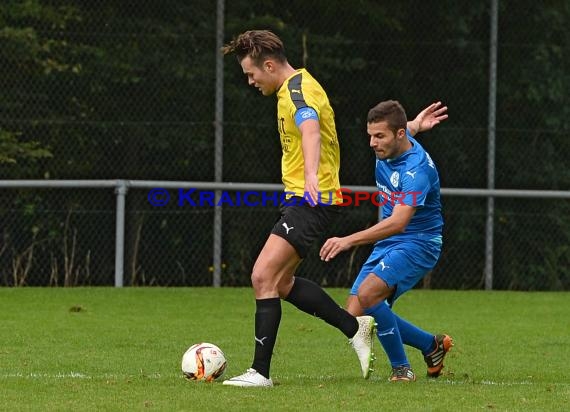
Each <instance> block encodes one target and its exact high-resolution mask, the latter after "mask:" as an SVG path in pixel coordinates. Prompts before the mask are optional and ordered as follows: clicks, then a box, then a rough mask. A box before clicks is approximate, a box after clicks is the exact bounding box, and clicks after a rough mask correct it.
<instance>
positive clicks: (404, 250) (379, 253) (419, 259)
mask: <svg viewBox="0 0 570 412" xmlns="http://www.w3.org/2000/svg"><path fill="white" fill-rule="evenodd" d="M441 246H442V239H441V236H440V235H435V236H429V237H428V236H427V235H425V234H418V235H415V236H413V237H411V236H410V237H406V238H405V239H402V238H401V237H399V239H396V238H394V239H385V240H381V241H379V242H378V243H376V245H375V246H374V250H373V251H372V253H371V254H370V256H369V257H368V260H367V261H366V263H365V264H364V265H363V266H362V269H361V270H360V273H359V274H358V277H357V278H356V280H355V281H354V283H353V284H352V289H351V290H350V294H351V295H356V294H358V288H359V287H360V284H361V283H362V282H363V281H364V279H366V277H368V275H369V274H370V273H373V274H375V275H376V276H378V277H379V278H380V279H382V280H383V281H384V282H386V284H387V285H388V286H389V287H393V286H395V287H396V290H395V291H394V294H393V295H392V296H391V297H390V298H389V299H388V303H389V304H390V306H392V304H393V303H394V301H395V300H396V299H397V298H398V297H399V296H401V295H402V294H403V293H405V292H406V291H408V290H410V289H412V288H413V287H414V286H415V285H416V284H417V283H418V282H419V281H420V280H421V279H422V278H423V277H424V276H425V275H426V274H427V273H428V272H429V271H430V270H432V269H433V268H434V267H435V264H436V263H437V260H438V259H439V255H440V254H441Z"/></svg>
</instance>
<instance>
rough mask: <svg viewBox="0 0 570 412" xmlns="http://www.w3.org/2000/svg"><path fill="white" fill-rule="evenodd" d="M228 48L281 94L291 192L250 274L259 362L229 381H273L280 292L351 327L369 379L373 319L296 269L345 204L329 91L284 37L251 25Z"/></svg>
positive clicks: (265, 87)
mask: <svg viewBox="0 0 570 412" xmlns="http://www.w3.org/2000/svg"><path fill="white" fill-rule="evenodd" d="M222 51H223V53H224V54H228V53H235V55H236V57H237V59H238V62H239V64H240V65H241V67H242V69H243V72H244V74H245V75H246V76H247V79H248V83H249V85H250V86H253V87H256V88H257V89H259V91H260V92H261V93H262V94H263V95H264V96H270V95H273V94H276V95H277V125H278V130H279V135H280V138H281V147H282V150H283V158H282V179H283V183H284V185H285V192H286V193H287V196H288V197H287V199H286V200H285V201H284V203H283V205H282V206H281V208H280V212H281V218H280V219H279V220H278V221H277V223H276V224H275V226H274V227H273V230H272V231H271V234H270V235H269V237H268V239H267V241H266V243H265V245H264V247H263V249H262V250H261V253H260V254H259V256H258V257H257V260H256V262H255V264H254V267H253V272H252V274H251V281H252V285H253V289H254V291H255V299H256V312H255V351H254V358H253V363H252V365H251V368H249V369H247V371H246V372H245V373H244V374H242V375H239V376H236V377H233V378H230V379H228V380H226V381H224V384H225V385H232V386H248V387H267V386H273V381H272V380H271V378H270V375H269V369H270V364H271V358H272V355H273V347H274V345H275V340H276V338H277V330H278V328H279V323H280V321H281V299H284V300H286V301H288V302H289V303H291V304H293V305H294V306H296V307H297V308H298V309H300V310H302V311H304V312H306V313H308V314H310V315H314V316H317V317H319V318H321V319H323V320H324V321H325V322H327V323H328V324H330V325H332V326H334V327H336V328H337V329H339V330H340V331H341V332H342V333H344V334H345V335H346V337H348V338H349V341H350V343H351V345H352V347H353V348H354V349H355V351H356V354H357V356H358V359H359V361H360V367H361V372H362V375H363V376H364V378H368V377H369V374H370V370H371V363H372V360H373V353H372V339H373V336H374V334H375V322H374V319H373V318H372V317H370V316H360V317H355V316H353V315H351V314H350V313H348V312H347V311H346V310H344V309H342V308H341V307H340V306H339V305H338V304H337V303H336V302H335V301H334V300H333V299H332V298H331V297H330V296H329V295H328V294H327V293H326V292H325V291H324V290H323V289H322V288H321V287H320V286H319V285H317V284H316V283H314V282H312V281H310V280H307V279H304V278H300V277H296V276H295V271H296V269H297V267H298V266H299V264H300V263H301V261H302V259H303V258H304V257H305V256H306V254H307V251H308V249H309V247H310V246H311V244H312V243H313V242H314V241H315V240H317V239H318V238H319V237H320V236H321V235H322V234H323V233H324V232H325V230H326V229H327V227H328V226H329V225H330V222H331V221H332V219H333V218H334V217H335V216H336V215H338V213H339V211H340V206H338V205H337V204H336V203H339V202H340V199H338V198H337V196H338V194H337V191H338V190H339V189H340V183H339V176H338V175H339V166H340V155H339V145H338V139H337V134H336V127H335V123H334V113H333V110H332V107H331V105H330V103H329V100H328V97H327V94H326V92H325V91H324V90H323V88H322V87H321V85H320V84H319V83H318V82H317V81H316V80H315V79H314V78H313V77H312V76H311V75H310V74H309V73H308V72H307V71H306V70H305V69H299V70H296V69H294V68H293V67H292V66H291V65H290V64H289V62H288V61H287V58H286V56H285V49H284V46H283V42H282V41H281V39H279V37H277V36H276V35H275V34H274V33H272V32H270V31H267V30H252V31H246V32H244V33H242V34H240V35H238V36H237V37H236V38H235V39H234V40H232V41H231V42H230V43H228V44H227V45H226V46H224V47H223V49H222ZM436 108H437V107H434V105H431V106H430V107H428V108H427V109H425V110H424V111H422V112H421V113H420V114H419V115H418V117H416V119H414V121H412V122H409V123H410V125H409V129H410V130H411V132H412V134H415V132H417V131H420V129H421V128H422V127H423V126H425V125H426V124H428V125H429V124H430V123H431V122H433V121H434V119H435V117H436V116H437V113H436V111H435V110H436ZM426 129H427V128H426ZM331 196H332V198H331Z"/></svg>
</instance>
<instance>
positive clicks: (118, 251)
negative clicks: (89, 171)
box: [115, 180, 128, 288]
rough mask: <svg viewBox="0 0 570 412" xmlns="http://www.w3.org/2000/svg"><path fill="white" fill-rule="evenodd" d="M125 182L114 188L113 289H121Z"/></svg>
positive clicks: (123, 252)
mask: <svg viewBox="0 0 570 412" xmlns="http://www.w3.org/2000/svg"><path fill="white" fill-rule="evenodd" d="M127 190H128V187H127V181H126V180H118V181H117V186H116V187H115V193H116V194H117V212H116V215H117V220H116V224H115V287H117V288H121V287H123V271H124V258H125V197H126V195H127Z"/></svg>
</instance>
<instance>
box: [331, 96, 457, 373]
mask: <svg viewBox="0 0 570 412" xmlns="http://www.w3.org/2000/svg"><path fill="white" fill-rule="evenodd" d="M434 104H438V103H434ZM444 109H445V110H446V109H447V108H439V109H438V110H444ZM445 110H444V111H445ZM440 114H441V113H440ZM439 118H440V119H445V118H447V115H445V116H440V117H439ZM438 123H439V122H438ZM407 126H408V128H407ZM432 126H433V125H432ZM430 128H431V127H430ZM418 130H419V128H418V129H416V130H410V128H409V124H408V123H407V119H406V113H405V111H404V109H403V107H402V106H401V105H400V103H399V102H397V101H393V100H389V101H384V102H381V103H379V104H378V105H376V106H375V107H373V108H372V109H370V111H369V112H368V118H367V132H368V135H369V136H370V147H371V148H372V149H373V150H374V152H375V153H376V157H377V159H376V185H377V186H378V190H379V195H380V196H382V197H383V199H385V205H384V206H383V208H382V220H381V221H380V222H379V223H377V224H376V225H374V226H372V227H370V228H368V229H366V230H362V231H360V232H356V233H353V234H351V235H349V236H346V237H334V238H330V239H328V240H327V241H326V242H325V244H324V245H323V247H322V248H321V251H320V256H321V259H323V260H325V261H329V260H330V259H332V258H334V257H335V256H336V255H338V254H339V253H340V252H343V251H345V250H348V249H350V248H351V247H353V246H357V245H363V244H369V243H374V249H373V251H372V253H371V254H370V256H369V258H368V260H367V261H366V263H365V264H364V265H363V267H362V269H361V270H360V273H359V275H358V277H357V278H356V280H355V281H354V284H353V286H352V289H351V291H350V295H349V297H348V300H347V310H348V311H349V312H350V313H352V314H353V315H358V314H362V313H365V314H367V315H370V316H373V317H374V319H375V320H376V322H377V325H378V326H377V332H376V334H377V336H378V339H379V340H380V343H381V344H382V347H383V348H384V350H385V351H386V354H387V355H388V358H389V360H390V363H391V366H392V374H391V376H390V380H391V381H414V380H415V379H416V376H415V374H414V372H413V371H412V369H411V367H410V362H409V361H408V358H407V356H406V353H405V351H404V344H406V345H410V346H412V347H414V348H417V349H419V350H421V351H422V353H423V355H424V360H425V361H426V363H427V367H428V373H427V374H428V376H430V377H437V376H439V375H440V374H441V370H442V369H443V358H444V357H445V354H446V353H447V352H448V351H449V350H450V349H451V346H452V345H453V340H452V338H451V337H450V336H448V335H433V334H431V333H428V332H426V331H424V330H422V329H420V328H418V327H417V326H415V325H413V324H411V323H409V322H408V321H406V320H404V319H402V318H400V317H399V316H398V315H396V314H395V313H394V312H393V311H392V305H393V304H394V302H395V301H396V299H397V298H398V297H400V296H401V295H402V294H403V293H405V292H406V291H408V290H410V289H411V288H413V287H414V285H416V283H418V281H419V280H420V279H421V278H423V277H424V276H425V275H426V274H427V273H428V272H429V271H430V270H432V269H433V268H434V266H435V264H436V262H437V260H438V258H439V255H440V252H441V247H442V227H443V218H442V215H441V202H440V186H439V176H438V172H437V169H436V166H435V164H434V162H433V160H432V159H431V157H430V156H429V154H428V153H427V152H426V151H425V150H424V149H423V148H422V146H420V144H419V143H418V142H417V141H416V140H414V138H413V137H412V135H413V134H415V132H417V131H418ZM422 130H426V129H425V128H423V129H422ZM383 202H384V201H383Z"/></svg>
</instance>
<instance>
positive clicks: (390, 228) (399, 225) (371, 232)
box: [319, 204, 416, 262]
mask: <svg viewBox="0 0 570 412" xmlns="http://www.w3.org/2000/svg"><path fill="white" fill-rule="evenodd" d="M415 212H416V208H415V207H414V206H411V205H407V204H397V205H395V206H394V210H393V212H392V215H391V216H389V217H387V218H386V219H382V220H381V221H380V222H378V223H376V224H375V225H374V226H371V227H369V228H368V229H365V230H361V231H360V232H355V233H353V234H351V235H348V236H345V237H332V238H330V239H327V241H326V242H325V244H324V245H323V247H322V248H321V251H320V253H319V256H320V257H321V260H324V261H326V262H328V261H329V260H331V259H332V258H334V257H335V256H337V255H338V254H339V253H341V252H344V251H345V250H348V249H350V248H351V247H353V246H358V245H366V244H369V243H374V242H377V241H379V240H382V239H386V238H387V237H390V236H392V235H395V234H398V233H402V232H404V231H405V230H406V227H407V226H408V224H409V223H410V220H412V217H413V216H414V213H415Z"/></svg>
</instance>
